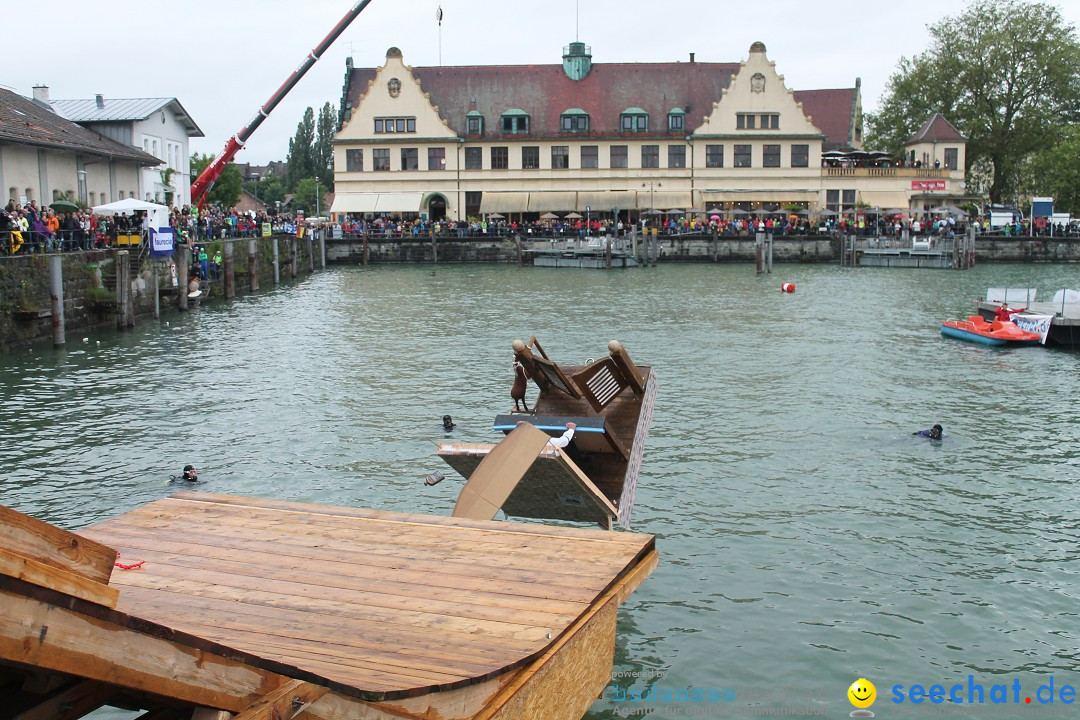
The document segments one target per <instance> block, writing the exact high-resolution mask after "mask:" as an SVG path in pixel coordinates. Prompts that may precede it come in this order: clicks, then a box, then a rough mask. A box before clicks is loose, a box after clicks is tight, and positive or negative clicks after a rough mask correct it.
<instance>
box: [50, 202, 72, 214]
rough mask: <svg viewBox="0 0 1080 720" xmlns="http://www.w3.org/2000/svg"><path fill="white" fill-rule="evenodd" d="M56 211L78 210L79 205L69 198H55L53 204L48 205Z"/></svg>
mask: <svg viewBox="0 0 1080 720" xmlns="http://www.w3.org/2000/svg"><path fill="white" fill-rule="evenodd" d="M49 207H51V208H52V209H53V210H55V211H56V212H78V211H79V206H78V205H76V204H75V203H73V202H71V201H70V200H57V201H56V202H54V203H53V204H51V205H49Z"/></svg>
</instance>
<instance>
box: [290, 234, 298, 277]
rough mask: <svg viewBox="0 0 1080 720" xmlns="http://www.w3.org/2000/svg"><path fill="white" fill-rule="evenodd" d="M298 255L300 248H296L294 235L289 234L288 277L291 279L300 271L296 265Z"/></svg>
mask: <svg viewBox="0 0 1080 720" xmlns="http://www.w3.org/2000/svg"><path fill="white" fill-rule="evenodd" d="M299 255H300V248H298V247H297V246H296V236H295V235H290V236H289V277H290V278H292V279H293V280H295V279H296V276H297V275H298V274H299V272H300V268H298V267H297V265H299V264H300V262H299Z"/></svg>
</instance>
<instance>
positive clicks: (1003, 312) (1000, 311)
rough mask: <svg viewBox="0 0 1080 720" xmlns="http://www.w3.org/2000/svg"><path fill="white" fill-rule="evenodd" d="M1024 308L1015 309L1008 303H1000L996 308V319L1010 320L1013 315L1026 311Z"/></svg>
mask: <svg viewBox="0 0 1080 720" xmlns="http://www.w3.org/2000/svg"><path fill="white" fill-rule="evenodd" d="M1024 310H1025V308H1020V309H1019V310H1013V309H1012V308H1010V307H1009V304H1008V303H1001V304H1000V305H998V307H997V309H996V310H994V319H995V320H1000V321H1001V322H1009V321H1011V320H1012V316H1013V315H1015V314H1016V313H1019V312H1024Z"/></svg>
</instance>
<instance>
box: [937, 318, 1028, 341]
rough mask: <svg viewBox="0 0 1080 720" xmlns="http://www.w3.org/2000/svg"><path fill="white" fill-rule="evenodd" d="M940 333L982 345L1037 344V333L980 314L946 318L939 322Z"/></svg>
mask: <svg viewBox="0 0 1080 720" xmlns="http://www.w3.org/2000/svg"><path fill="white" fill-rule="evenodd" d="M941 334H942V335H945V336H947V337H953V338H956V339H958V340H967V341H968V342H977V343H982V344H983V345H1039V344H1040V343H1041V342H1042V336H1041V335H1039V333H1033V332H1027V331H1026V330H1021V329H1020V328H1018V327H1017V326H1016V324H1015V323H1013V322H1010V321H1007V320H1005V321H1002V320H994V321H993V322H987V321H986V318H984V317H983V316H982V315H968V319H967V320H946V321H945V322H943V323H942V324H941Z"/></svg>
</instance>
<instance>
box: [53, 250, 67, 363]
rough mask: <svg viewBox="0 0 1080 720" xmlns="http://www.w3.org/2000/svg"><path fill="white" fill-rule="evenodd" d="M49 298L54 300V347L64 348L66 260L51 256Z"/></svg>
mask: <svg viewBox="0 0 1080 720" xmlns="http://www.w3.org/2000/svg"><path fill="white" fill-rule="evenodd" d="M49 297H50V299H51V300H52V331H53V347H54V348H62V347H64V344H65V343H66V342H67V340H66V339H65V337H64V258H63V256H61V255H51V256H49Z"/></svg>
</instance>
